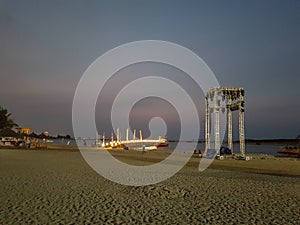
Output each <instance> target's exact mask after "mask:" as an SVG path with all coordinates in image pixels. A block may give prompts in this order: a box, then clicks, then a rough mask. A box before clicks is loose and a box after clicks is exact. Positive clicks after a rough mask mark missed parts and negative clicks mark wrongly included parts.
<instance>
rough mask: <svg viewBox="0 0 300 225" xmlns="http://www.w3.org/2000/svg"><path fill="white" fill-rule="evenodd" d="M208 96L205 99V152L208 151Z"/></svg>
mask: <svg viewBox="0 0 300 225" xmlns="http://www.w3.org/2000/svg"><path fill="white" fill-rule="evenodd" d="M208 98H209V97H208V94H206V97H205V151H207V149H210V127H209V123H210V109H209V101H208Z"/></svg>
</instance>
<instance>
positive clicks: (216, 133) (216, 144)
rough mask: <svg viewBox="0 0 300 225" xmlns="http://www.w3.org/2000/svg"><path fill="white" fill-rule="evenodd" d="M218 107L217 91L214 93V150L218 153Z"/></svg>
mask: <svg viewBox="0 0 300 225" xmlns="http://www.w3.org/2000/svg"><path fill="white" fill-rule="evenodd" d="M219 111H220V106H219V91H218V89H217V90H215V93H214V124H215V137H214V138H215V150H216V151H217V152H219V151H220V115H219Z"/></svg>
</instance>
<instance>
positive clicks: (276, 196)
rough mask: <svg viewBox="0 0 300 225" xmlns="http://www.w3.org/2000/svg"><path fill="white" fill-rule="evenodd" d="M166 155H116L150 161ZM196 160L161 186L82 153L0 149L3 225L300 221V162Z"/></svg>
mask: <svg viewBox="0 0 300 225" xmlns="http://www.w3.org/2000/svg"><path fill="white" fill-rule="evenodd" d="M166 154H167V153H161V152H148V153H147V154H145V155H143V156H142V155H141V154H140V153H137V152H120V151H119V152H118V151H114V152H113V155H116V156H117V157H118V158H119V159H120V160H122V161H128V162H130V163H131V164H134V162H135V161H137V160H139V162H144V163H145V164H149V163H151V162H156V161H159V160H160V159H161V158H162V157H164V156H166ZM198 162H199V159H198V158H192V160H191V161H190V163H189V164H188V165H187V166H186V167H185V168H184V169H182V170H181V171H180V172H179V173H177V174H176V175H175V176H173V177H172V178H170V179H168V180H166V181H165V182H162V183H160V184H157V185H151V186H146V187H129V186H122V185H119V184H116V183H113V182H110V181H108V180H106V179H104V178H103V177H101V176H100V175H98V174H97V173H96V172H94V171H93V170H92V169H91V168H90V167H89V166H88V165H87V164H86V163H85V161H84V160H83V158H82V157H81V154H80V152H78V151H58V150H4V149H1V150H0V188H1V193H0V224H26V223H30V224H59V223H60V224H280V225H282V224H285V225H287V224H300V219H299V218H300V213H299V212H300V176H299V175H300V161H299V160H295V159H293V160H286V159H277V160H275V159H268V160H267V159H264V160H252V161H247V162H246V161H236V160H224V161H215V162H214V163H213V165H211V167H210V168H209V169H208V170H206V171H204V172H198V170H197V169H198Z"/></svg>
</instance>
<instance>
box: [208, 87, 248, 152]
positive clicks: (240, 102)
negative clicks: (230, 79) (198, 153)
mask: <svg viewBox="0 0 300 225" xmlns="http://www.w3.org/2000/svg"><path fill="white" fill-rule="evenodd" d="M244 94H245V90H244V89H243V88H227V87H214V88H211V89H210V90H209V91H208V92H207V93H206V96H205V101H206V102H205V106H206V109H205V144H206V145H205V151H207V150H208V149H210V148H211V125H210V124H211V119H212V120H213V128H214V130H213V132H214V133H212V135H213V138H214V148H215V149H216V150H217V151H219V149H220V145H221V144H220V111H222V112H223V113H225V112H226V113H227V134H228V148H229V149H231V151H232V152H233V142H232V112H233V111H237V110H238V111H239V139H240V152H241V154H242V156H243V157H244V156H245V125H244V112H245V110H244V106H245V102H244ZM211 114H212V116H211Z"/></svg>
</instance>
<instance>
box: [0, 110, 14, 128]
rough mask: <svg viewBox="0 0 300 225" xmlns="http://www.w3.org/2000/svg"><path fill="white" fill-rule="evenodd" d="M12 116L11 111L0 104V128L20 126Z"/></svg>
mask: <svg viewBox="0 0 300 225" xmlns="http://www.w3.org/2000/svg"><path fill="white" fill-rule="evenodd" d="M10 117H11V113H9V112H8V111H7V109H5V108H3V107H1V106H0V130H4V129H12V128H14V127H17V126H18V125H17V124H16V123H15V122H14V121H13V119H11V118H10Z"/></svg>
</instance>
